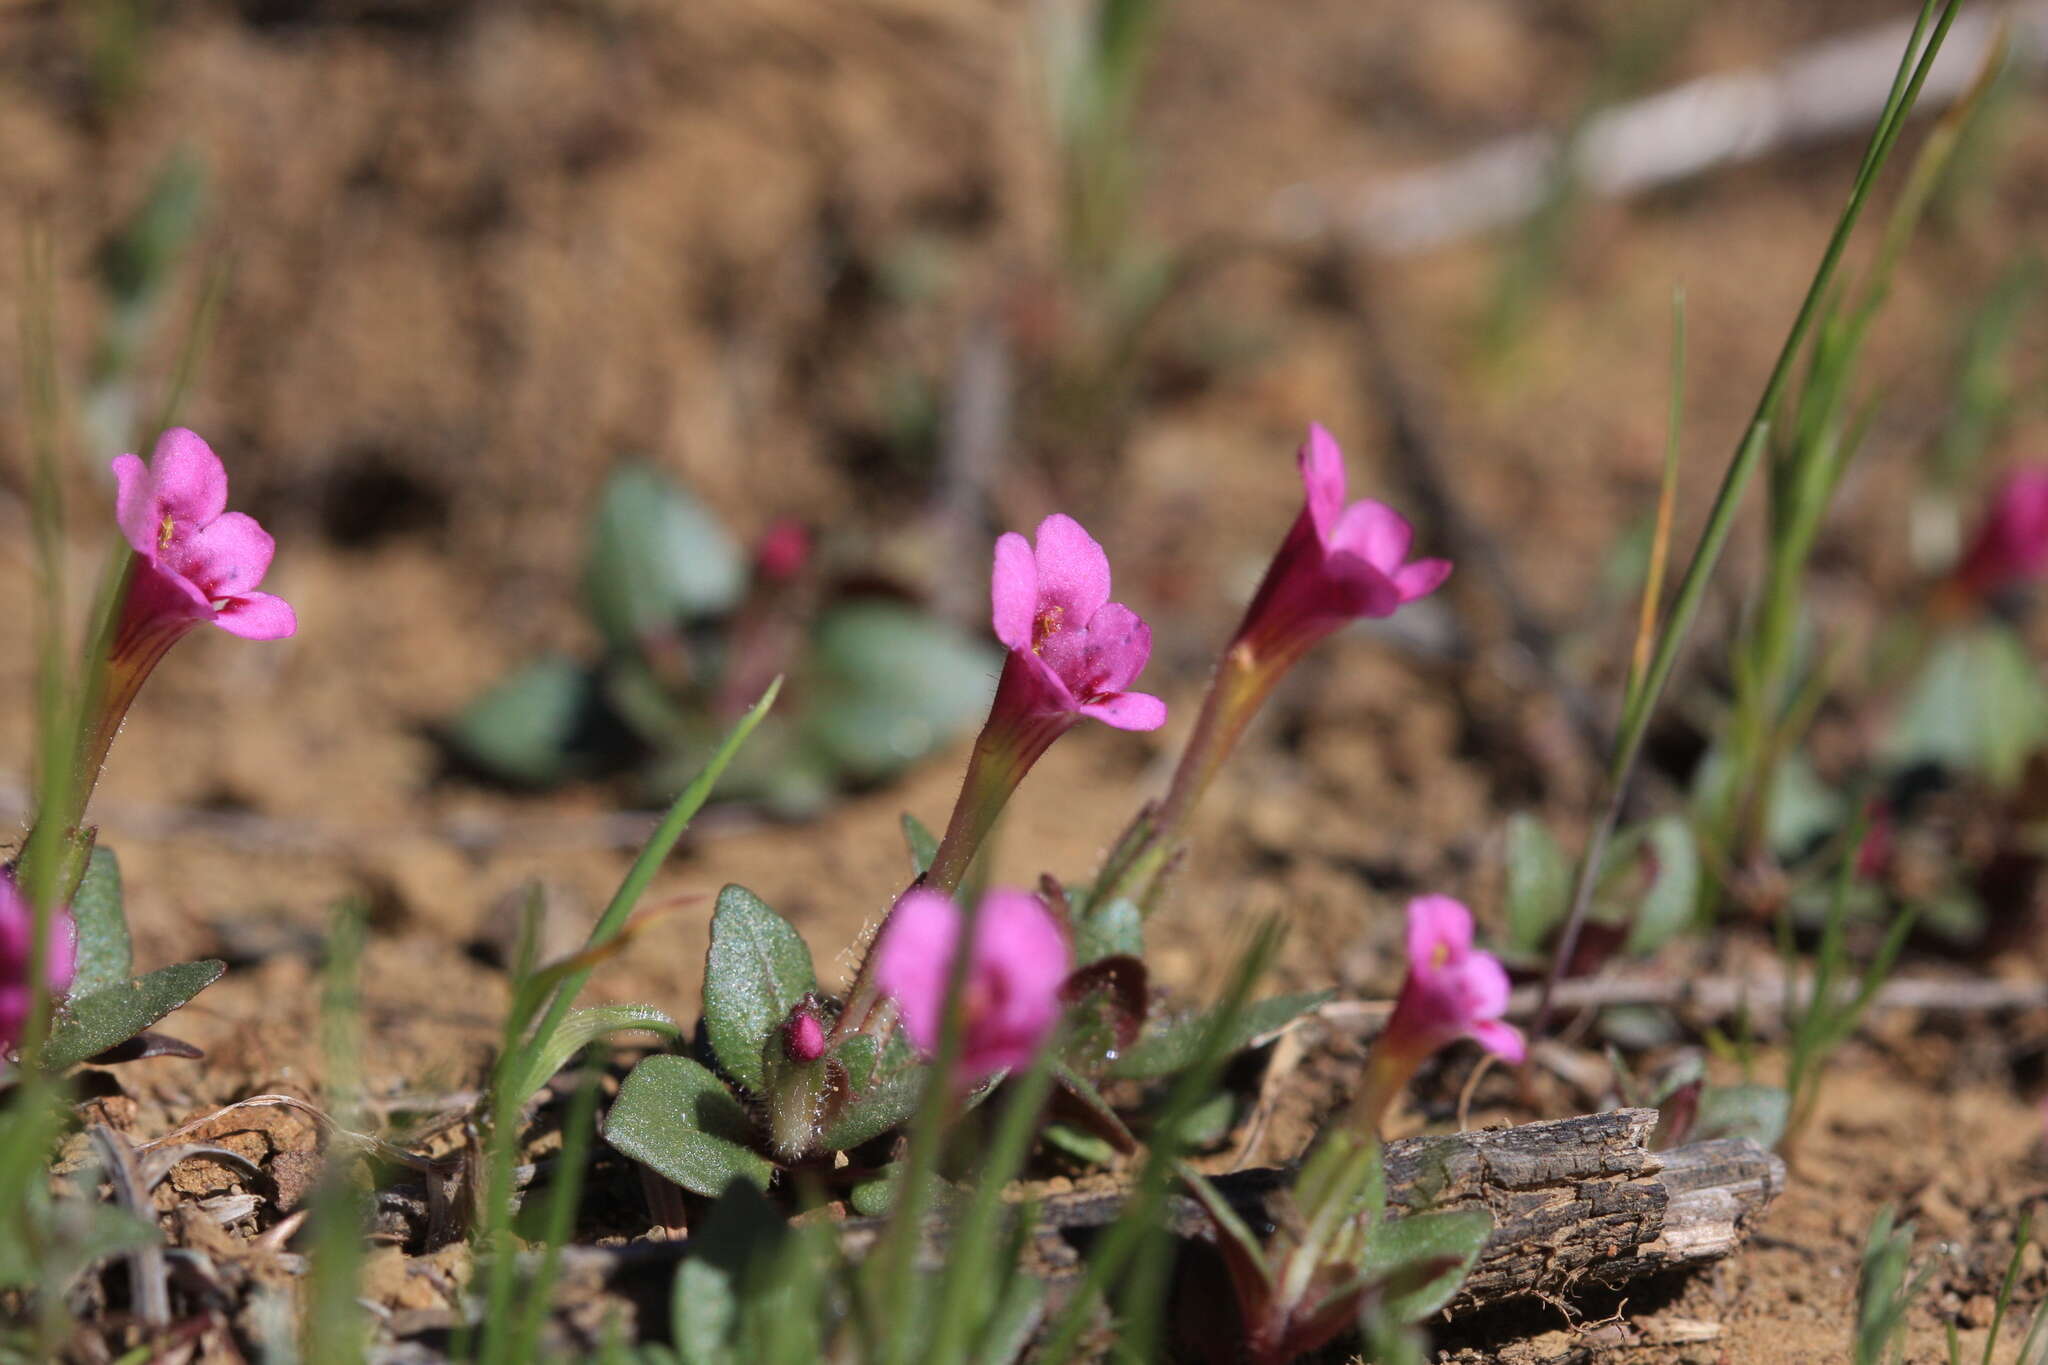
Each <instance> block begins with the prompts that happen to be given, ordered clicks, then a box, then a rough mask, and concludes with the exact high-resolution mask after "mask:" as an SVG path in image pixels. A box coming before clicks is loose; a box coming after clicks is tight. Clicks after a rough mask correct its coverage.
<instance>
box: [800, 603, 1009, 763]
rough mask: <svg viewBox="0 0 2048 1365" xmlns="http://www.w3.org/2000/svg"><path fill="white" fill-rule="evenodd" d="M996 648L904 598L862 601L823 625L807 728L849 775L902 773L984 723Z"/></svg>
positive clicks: (813, 662)
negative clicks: (925, 612) (908, 602)
mask: <svg viewBox="0 0 2048 1365" xmlns="http://www.w3.org/2000/svg"><path fill="white" fill-rule="evenodd" d="M998 667H999V659H998V656H997V655H996V652H995V651H994V650H993V649H990V648H989V647H987V646H986V645H984V644H982V643H981V642H980V641H979V640H975V639H971V638H969V637H968V636H966V635H964V634H962V633H961V632H960V631H958V630H956V629H954V628H953V627H952V626H949V625H947V624H945V623H944V622H942V621H939V620H937V619H935V618H933V617H930V616H927V615H925V614H924V613H922V612H919V611H916V610H914V609H913V608H911V607H907V606H904V605H903V604H901V603H899V602H886V601H859V602H851V603H848V604H846V605H844V606H841V607H836V608H834V609H833V610H831V611H829V612H827V613H826V614H825V616H824V618H823V619H821V620H820V621H819V622H818V625H817V628H816V631H815V633H814V635H813V637H812V641H811V654H810V658H809V662H808V666H807V670H806V673H805V679H806V692H805V697H806V701H807V707H806V710H805V712H804V715H803V721H802V724H803V727H804V732H805V734H806V735H807V736H808V737H809V738H810V740H811V741H812V742H813V743H814V744H816V745H817V746H818V748H820V749H821V750H823V751H824V752H825V753H826V754H827V755H829V756H830V757H831V759H832V761H833V762H834V763H835V764H836V765H837V766H838V767H839V768H841V769H842V770H843V771H845V772H846V773H848V774H849V775H851V776H853V777H855V778H857V779H860V780H863V781H874V780H877V779H880V778H885V777H888V776H891V775H892V774H894V773H897V772H900V771H901V770H902V769H903V768H904V767H906V766H907V765H909V764H911V763H915V762H916V761H917V760H918V759H920V758H923V757H924V756H925V755H926V754H928V753H930V752H931V751H932V750H933V749H934V748H936V747H937V746H938V745H940V744H943V743H945V742H946V741H947V740H948V739H950V738H951V737H952V736H954V735H955V734H958V733H960V732H961V731H963V730H966V729H967V728H968V727H970V726H972V725H974V724H975V723H977V722H978V721H980V720H981V718H982V716H983V715H984V714H985V713H986V712H987V710H988V704H989V697H990V696H991V694H992V692H993V687H994V680H995V676H996V671H997V668H998Z"/></svg>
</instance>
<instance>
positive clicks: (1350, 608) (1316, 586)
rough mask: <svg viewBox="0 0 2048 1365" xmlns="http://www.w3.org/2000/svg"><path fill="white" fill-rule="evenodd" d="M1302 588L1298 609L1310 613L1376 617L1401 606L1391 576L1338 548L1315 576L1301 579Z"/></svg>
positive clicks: (1399, 593) (1313, 614)
mask: <svg viewBox="0 0 2048 1365" xmlns="http://www.w3.org/2000/svg"><path fill="white" fill-rule="evenodd" d="M1302 591H1303V593H1304V594H1305V597H1304V605H1303V608H1302V609H1303V610H1304V612H1305V613H1307V614H1308V615H1311V616H1318V615H1320V616H1340V617H1362V616H1369V617H1375V618H1377V617H1383V616H1392V615H1393V614H1394V613H1395V612H1397V611H1399V610H1400V609H1401V589H1400V588H1398V587H1397V586H1395V584H1394V580H1393V579H1391V578H1389V577H1387V575H1386V574H1385V573H1383V572H1381V571H1380V569H1379V568H1378V567H1377V566H1375V565H1374V564H1372V563H1371V562H1370V561H1368V560H1364V559H1361V558H1359V557H1358V556H1357V555H1354V554H1350V553H1348V552H1346V551H1341V550H1340V551H1337V552H1335V553H1333V554H1331V555H1330V557H1329V558H1327V559H1325V560H1324V561H1323V563H1322V565H1321V567H1320V569H1319V570H1318V572H1317V573H1316V575H1315V576H1314V577H1313V578H1309V579H1306V580H1305V581H1304V583H1303V585H1302ZM1311 599H1312V602H1313V605H1312V606H1311V605H1308V603H1309V601H1310V600H1311Z"/></svg>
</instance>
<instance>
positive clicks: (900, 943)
mask: <svg viewBox="0 0 2048 1365" xmlns="http://www.w3.org/2000/svg"><path fill="white" fill-rule="evenodd" d="M961 922H962V917H961V914H960V909H959V907H958V906H956V905H954V904H953V899H952V897H950V896H946V895H943V894H941V893H939V892H937V891H925V890H914V891H911V892H909V893H907V894H906V895H905V896H904V897H903V898H902V899H901V900H899V901H897V902H896V908H895V909H894V910H892V911H891V912H890V914H889V918H888V920H887V922H885V923H884V924H883V925H882V932H881V935H880V937H879V939H878V941H877V942H876V944H875V985H876V987H877V988H878V989H879V990H880V991H881V993H882V994H883V995H885V996H888V997H890V998H893V999H894V1000H895V1001H896V1009H897V1012H898V1015H899V1017H900V1018H901V1019H902V1021H903V1029H904V1032H905V1033H907V1034H908V1035H909V1036H910V1041H911V1043H912V1044H913V1045H914V1046H915V1047H916V1048H917V1049H918V1051H920V1052H922V1053H923V1054H925V1055H926V1056H927V1057H929V1056H931V1055H932V1054H933V1053H935V1052H937V1051H938V1047H939V1034H940V1032H941V1030H942V1029H943V1028H944V1025H945V1012H946V986H947V983H948V981H949V979H950V976H951V972H952V963H953V958H954V955H955V953H956V952H957V951H958V945H959V942H960V926H961ZM972 953H973V956H972V957H971V959H970V960H969V962H968V965H967V976H966V980H965V982H964V984H963V986H962V988H961V989H962V991H963V996H962V1000H961V1014H962V1026H961V1036H960V1061H959V1067H958V1071H957V1073H956V1074H957V1077H958V1079H959V1081H960V1083H961V1084H963V1085H972V1084H974V1083H975V1082H978V1081H980V1080H983V1079H985V1078H986V1077H988V1076H990V1075H992V1074H994V1073H995V1072H998V1071H1002V1070H1005V1069H1007V1068H1011V1067H1019V1066H1024V1065H1026V1064H1028V1063H1029V1062H1030V1060H1031V1058H1032V1056H1033V1055H1034V1054H1035V1053H1036V1052H1037V1051H1038V1048H1039V1046H1040V1045H1041V1044H1042V1043H1044V1042H1045V1039H1046V1036H1047V1035H1048V1034H1050V1033H1051V1032H1052V1029H1053V1025H1055V1024H1056V1023H1058V1022H1059V1018H1060V1011H1061V1003H1060V987H1061V985H1062V984H1064V983H1065V981H1066V979H1067V972H1068V970H1069V965H1070V955H1069V952H1068V949H1067V939H1066V935H1065V934H1064V933H1062V932H1061V930H1060V926H1059V924H1058V923H1057V922H1056V921H1054V919H1053V917H1052V914H1051V912H1050V911H1048V910H1047V909H1046V908H1045V906H1044V905H1043V904H1042V903H1041V902H1040V901H1039V899H1038V898H1037V897H1036V896H1032V895H1029V894H1027V893H1025V892H1022V891H1009V890H994V891H990V892H989V893H988V894H987V895H985V896H983V897H982V900H981V910H980V913H979V914H977V915H976V917H975V926H974V945H973V949H972Z"/></svg>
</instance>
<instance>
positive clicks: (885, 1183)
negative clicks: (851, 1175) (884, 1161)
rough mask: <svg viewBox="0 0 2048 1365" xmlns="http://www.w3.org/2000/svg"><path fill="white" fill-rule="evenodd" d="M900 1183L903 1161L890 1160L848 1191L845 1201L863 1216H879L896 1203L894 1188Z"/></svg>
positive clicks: (901, 1180)
mask: <svg viewBox="0 0 2048 1365" xmlns="http://www.w3.org/2000/svg"><path fill="white" fill-rule="evenodd" d="M902 1183H903V1163H902V1162H900V1161H892V1162H890V1163H889V1164H888V1165H887V1166H884V1167H882V1168H881V1170H879V1171H877V1172H876V1173H875V1174H874V1175H872V1176H870V1177H868V1178H867V1179H866V1180H863V1181H861V1182H860V1183H859V1184H857V1185H855V1186H854V1187H853V1189H852V1190H850V1191H848V1192H847V1196H846V1202H847V1203H849V1204H851V1205H852V1206H853V1211H854V1212H855V1213H857V1214H859V1215H861V1216H862V1217H863V1218H880V1217H881V1216H882V1215H883V1214H885V1213H887V1212H888V1211H889V1210H890V1208H891V1207H892V1206H893V1205H894V1204H895V1203H896V1190H897V1187H898V1186H900V1185H901V1184H902Z"/></svg>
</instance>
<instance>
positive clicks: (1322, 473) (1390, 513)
mask: <svg viewBox="0 0 2048 1365" xmlns="http://www.w3.org/2000/svg"><path fill="white" fill-rule="evenodd" d="M1299 459H1300V462H1301V482H1302V487H1303V490H1304V491H1305V492H1306V494H1307V503H1306V505H1305V506H1304V507H1303V508H1302V510H1301V515H1300V516H1299V517H1297V518H1295V522H1294V526H1293V528H1292V529H1291V530H1289V531H1288V533H1287V539H1286V540H1284V541H1282V542H1281V544H1280V550H1279V552H1278V553H1277V554H1275V555H1274V556H1273V562H1272V564H1271V566H1269V567H1268V568H1267V570H1266V577H1265V580H1264V581H1263V582H1262V583H1260V585H1259V591H1258V593H1257V595H1256V596H1254V597H1253V598H1252V604H1251V606H1250V607H1249V608H1247V609H1246V611H1245V616H1244V624H1243V625H1241V626H1239V627H1238V633H1237V634H1238V639H1239V640H1240V641H1247V642H1250V643H1251V644H1252V645H1253V647H1254V648H1255V649H1256V650H1258V652H1260V653H1262V654H1263V653H1271V654H1274V655H1278V656H1280V657H1282V658H1287V659H1292V658H1293V657H1295V656H1297V655H1299V654H1300V653H1301V652H1302V651H1303V650H1306V649H1307V648H1308V647H1309V646H1310V645H1312V644H1314V643H1315V642H1316V641H1317V640H1320V639H1322V638H1323V637H1324V636H1326V635H1328V634H1330V633H1331V632H1332V631H1335V630H1337V629H1338V628H1339V627H1341V626H1344V625H1346V624H1348V623H1349V622H1351V621H1353V620H1356V619H1357V618H1359V617H1363V616H1392V615H1393V614H1394V613H1395V612H1396V611H1398V610H1399V609H1400V608H1401V607H1402V606H1403V605H1405V604H1406V603H1409V602H1413V601H1414V600H1415V599H1417V598H1418V597H1427V596H1428V595H1429V594H1430V593H1433V592H1435V591H1436V590H1437V588H1438V587H1439V586H1441V585H1442V583H1443V581H1444V580H1445V579H1446V578H1449V577H1450V575H1451V563H1450V561H1449V560H1447V559H1417V560H1412V561H1411V560H1408V549H1409V546H1410V544H1411V543H1412V542H1413V541H1414V539H1415V530H1414V528H1413V527H1411V526H1410V525H1409V524H1408V522H1407V519H1406V518H1404V517H1403V516H1402V515H1401V514H1400V513H1399V512H1396V511H1395V510H1394V509H1393V508H1391V507H1389V506H1387V505H1386V504H1385V503H1383V502H1375V501H1374V500H1373V499H1371V498H1361V499H1359V500H1358V501H1357V502H1354V503H1351V504H1349V505H1348V506H1347V505H1346V504H1345V501H1344V494H1345V480H1344V452H1343V451H1342V450H1341V449H1339V448H1338V445H1337V442H1336V439H1335V438H1334V437H1332V436H1331V435H1330V433H1329V432H1327V431H1325V430H1323V428H1322V427H1320V426H1316V425H1311V426H1310V427H1309V429H1308V440H1307V442H1305V443H1304V444H1303V445H1302V447H1301V452H1300V455H1299ZM1404 561H1405V562H1404Z"/></svg>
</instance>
